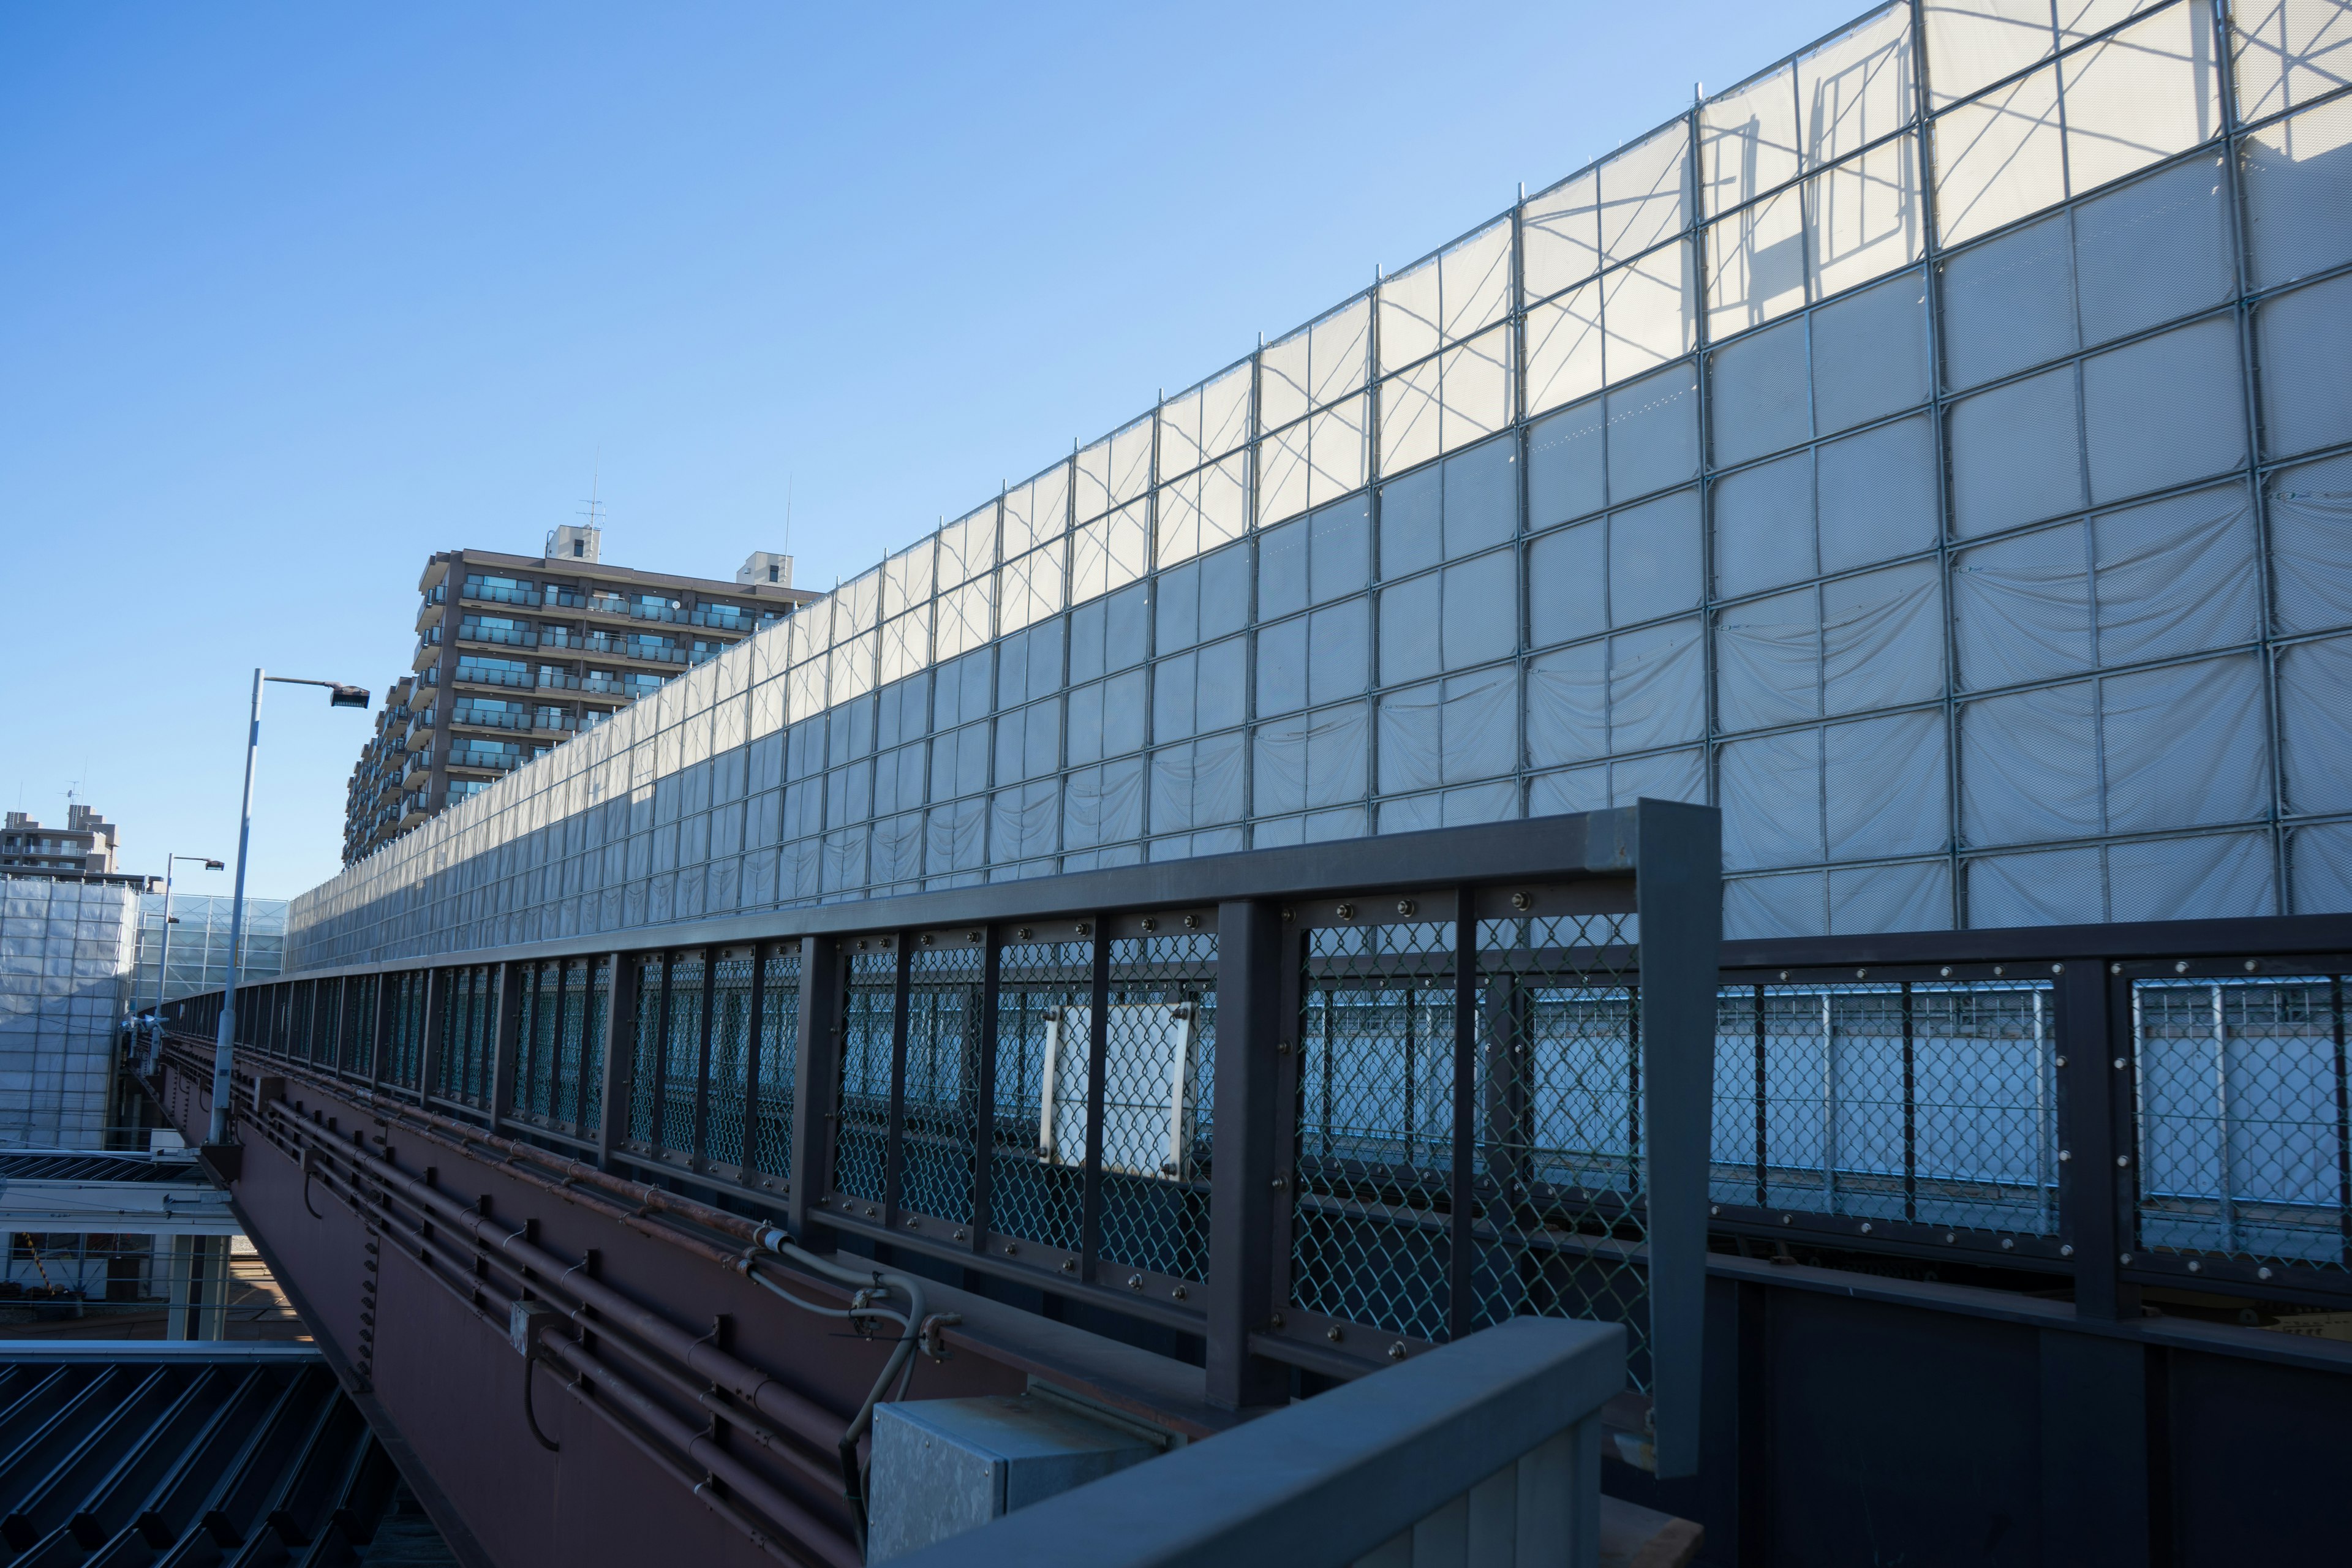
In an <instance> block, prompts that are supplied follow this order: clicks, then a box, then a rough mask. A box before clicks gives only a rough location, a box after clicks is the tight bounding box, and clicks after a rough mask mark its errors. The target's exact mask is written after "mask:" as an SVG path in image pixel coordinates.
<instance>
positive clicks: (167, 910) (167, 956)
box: [155, 855, 223, 1018]
mask: <svg viewBox="0 0 2352 1568" xmlns="http://www.w3.org/2000/svg"><path fill="white" fill-rule="evenodd" d="M183 860H194V861H195V862H196V863H198V864H199V865H201V866H203V867H204V868H205V870H207V871H218V870H221V869H223V867H222V865H221V862H219V861H218V860H215V859H214V858H212V857H211V856H209V855H166V856H164V857H163V953H162V955H161V956H160V957H158V958H157V959H156V961H155V1016H157V1017H158V1018H161V1017H162V1016H163V987H164V986H165V985H166V984H169V981H168V980H167V979H166V978H165V976H166V975H167V973H169V971H170V968H171V963H172V925H173V921H172V869H173V867H174V866H176V865H178V864H179V863H180V862H181V861H183Z"/></svg>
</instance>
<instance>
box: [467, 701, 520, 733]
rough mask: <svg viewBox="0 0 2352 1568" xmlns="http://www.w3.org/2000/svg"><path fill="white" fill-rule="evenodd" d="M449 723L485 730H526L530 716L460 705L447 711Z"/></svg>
mask: <svg viewBox="0 0 2352 1568" xmlns="http://www.w3.org/2000/svg"><path fill="white" fill-rule="evenodd" d="M449 722H451V723H452V724H472V725H475V726H476V727H478V728H480V729H485V730H528V729H530V728H531V716H530V714H528V713H513V712H507V711H504V710H499V709H496V708H468V707H465V706H463V705H462V704H461V705H459V706H457V707H455V708H452V709H450V710H449Z"/></svg>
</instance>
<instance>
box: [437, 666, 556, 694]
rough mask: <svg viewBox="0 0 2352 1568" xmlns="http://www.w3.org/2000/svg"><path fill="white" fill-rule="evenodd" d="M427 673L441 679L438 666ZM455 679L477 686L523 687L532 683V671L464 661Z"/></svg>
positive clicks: (458, 668)
mask: <svg viewBox="0 0 2352 1568" xmlns="http://www.w3.org/2000/svg"><path fill="white" fill-rule="evenodd" d="M425 673H426V674H427V675H428V676H431V677H432V678H433V679H435V680H436V681H437V680H438V679H439V675H440V672H439V670H438V669H437V668H436V669H433V670H428V671H426V672H425ZM454 679H457V680H462V681H467V682H469V683H470V684H472V685H475V686H511V687H518V688H521V687H528V686H530V684H531V678H530V671H529V670H527V669H499V668H493V667H490V666H486V665H479V664H474V665H469V664H466V663H463V662H460V663H459V664H458V666H457V675H456V676H455V677H454Z"/></svg>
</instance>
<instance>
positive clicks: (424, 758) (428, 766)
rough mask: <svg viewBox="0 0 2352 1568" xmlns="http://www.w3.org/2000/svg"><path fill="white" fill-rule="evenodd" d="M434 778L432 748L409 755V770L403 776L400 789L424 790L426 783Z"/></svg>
mask: <svg viewBox="0 0 2352 1568" xmlns="http://www.w3.org/2000/svg"><path fill="white" fill-rule="evenodd" d="M432 776H433V752H432V749H431V748H430V747H427V748H426V749H425V750H424V751H421V752H409V753H408V769H407V771H406V772H405V773H402V774H401V777H400V787H401V788H403V789H422V788H423V787H424V785H425V780H426V779H428V778H431V777H432Z"/></svg>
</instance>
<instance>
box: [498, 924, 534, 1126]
mask: <svg viewBox="0 0 2352 1568" xmlns="http://www.w3.org/2000/svg"><path fill="white" fill-rule="evenodd" d="M538 973H539V965H537V964H535V963H514V962H512V961H511V960H510V961H509V962H507V963H501V964H499V999H498V1009H499V1011H498V1023H497V1026H495V1027H494V1028H493V1029H492V1031H491V1034H490V1131H493V1132H495V1131H498V1130H499V1128H501V1127H503V1126H505V1125H506V1124H507V1122H508V1121H511V1120H512V1119H513V1117H514V1108H515V1093H514V1089H515V1082H514V1080H515V1069H516V1068H517V1066H518V1065H519V1064H520V1062H521V1060H522V1050H521V1047H522V988H523V985H524V984H525V983H526V980H527V979H535V978H536V977H537V975H538Z"/></svg>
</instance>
